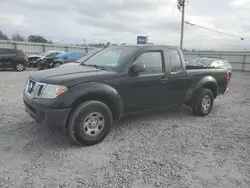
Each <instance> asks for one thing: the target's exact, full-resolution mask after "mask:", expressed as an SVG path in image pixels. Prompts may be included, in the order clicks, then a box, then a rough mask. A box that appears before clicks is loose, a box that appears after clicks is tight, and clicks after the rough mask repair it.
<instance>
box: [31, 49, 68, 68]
mask: <svg viewBox="0 0 250 188" xmlns="http://www.w3.org/2000/svg"><path fill="white" fill-rule="evenodd" d="M63 53H64V52H63V51H48V52H43V53H41V54H38V55H30V56H29V62H30V65H31V66H32V67H37V66H38V64H39V63H40V62H41V60H42V59H43V58H53V57H56V56H58V55H60V54H63Z"/></svg>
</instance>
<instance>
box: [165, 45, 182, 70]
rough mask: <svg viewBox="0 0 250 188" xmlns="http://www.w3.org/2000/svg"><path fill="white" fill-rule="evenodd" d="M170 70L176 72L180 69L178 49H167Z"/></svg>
mask: <svg viewBox="0 0 250 188" xmlns="http://www.w3.org/2000/svg"><path fill="white" fill-rule="evenodd" d="M168 56H169V63H170V71H171V72H178V71H179V70H181V69H182V63H181V57H180V54H179V52H178V50H175V49H168Z"/></svg>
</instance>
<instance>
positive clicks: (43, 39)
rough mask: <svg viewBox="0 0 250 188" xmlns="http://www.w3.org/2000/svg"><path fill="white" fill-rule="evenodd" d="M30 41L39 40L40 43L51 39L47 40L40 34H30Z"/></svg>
mask: <svg viewBox="0 0 250 188" xmlns="http://www.w3.org/2000/svg"><path fill="white" fill-rule="evenodd" d="M28 41H29V42H38V43H48V42H49V41H47V39H45V38H44V37H42V36H40V35H30V36H29V37H28Z"/></svg>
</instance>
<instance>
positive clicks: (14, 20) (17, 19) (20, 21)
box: [0, 13, 29, 27]
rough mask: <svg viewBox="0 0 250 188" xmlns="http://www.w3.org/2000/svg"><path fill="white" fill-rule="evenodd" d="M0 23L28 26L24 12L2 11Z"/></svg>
mask: <svg viewBox="0 0 250 188" xmlns="http://www.w3.org/2000/svg"><path fill="white" fill-rule="evenodd" d="M0 24H5V25H8V26H10V27H28V26H29V25H28V23H27V18H26V17H25V16H24V15H22V14H8V13H0Z"/></svg>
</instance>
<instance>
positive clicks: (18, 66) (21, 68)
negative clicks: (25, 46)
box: [15, 63, 25, 72]
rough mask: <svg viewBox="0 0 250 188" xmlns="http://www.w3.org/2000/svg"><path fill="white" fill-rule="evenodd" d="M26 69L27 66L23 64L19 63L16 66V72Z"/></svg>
mask: <svg viewBox="0 0 250 188" xmlns="http://www.w3.org/2000/svg"><path fill="white" fill-rule="evenodd" d="M24 69H25V66H24V64H23V63H17V64H16V66H15V70H16V71H19V72H20V71H23V70H24Z"/></svg>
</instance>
